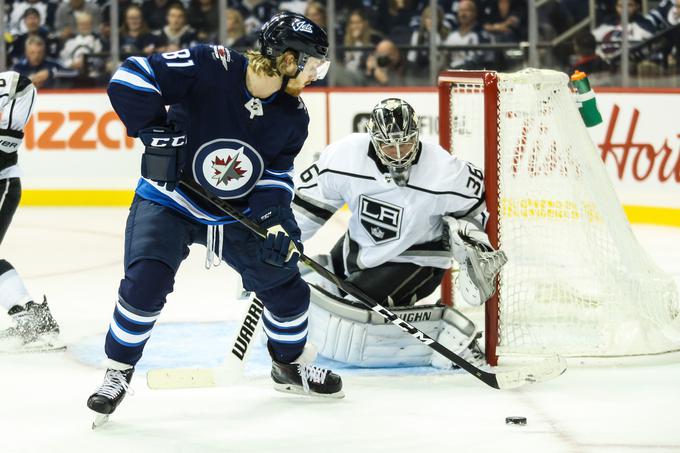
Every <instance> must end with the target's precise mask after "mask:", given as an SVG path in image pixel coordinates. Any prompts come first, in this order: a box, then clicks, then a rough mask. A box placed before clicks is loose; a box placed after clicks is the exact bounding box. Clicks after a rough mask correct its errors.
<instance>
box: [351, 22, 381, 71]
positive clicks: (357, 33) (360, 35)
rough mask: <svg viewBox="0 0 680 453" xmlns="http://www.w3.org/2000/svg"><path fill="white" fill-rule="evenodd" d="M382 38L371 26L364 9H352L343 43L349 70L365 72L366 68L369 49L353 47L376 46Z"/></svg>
mask: <svg viewBox="0 0 680 453" xmlns="http://www.w3.org/2000/svg"><path fill="white" fill-rule="evenodd" d="M381 39H382V37H381V36H380V34H378V32H376V31H375V30H373V29H372V28H371V24H369V22H368V19H367V18H366V15H365V14H364V12H363V11H362V10H359V9H357V10H354V11H352V12H351V13H350V15H349V20H348V21H347V26H346V27H345V38H344V43H343V44H344V46H345V53H344V58H343V62H344V64H345V67H346V68H347V70H349V71H355V72H363V71H364V70H365V69H366V60H367V58H368V55H369V51H366V50H352V47H367V46H375V45H376V44H378V43H379V42H380V40H381Z"/></svg>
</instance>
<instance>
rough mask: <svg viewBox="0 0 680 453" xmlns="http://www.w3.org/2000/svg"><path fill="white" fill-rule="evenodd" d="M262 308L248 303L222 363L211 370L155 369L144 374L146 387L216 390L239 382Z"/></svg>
mask: <svg viewBox="0 0 680 453" xmlns="http://www.w3.org/2000/svg"><path fill="white" fill-rule="evenodd" d="M263 309H264V305H263V304H262V302H260V300H259V299H258V298H257V297H253V298H251V299H250V301H249V303H248V309H247V310H246V313H245V316H244V317H243V321H241V323H240V324H239V325H237V326H236V334H235V336H234V341H233V342H232V343H231V345H232V346H231V350H230V351H229V354H228V355H227V358H226V359H225V361H224V363H223V364H222V365H220V366H218V367H215V368H156V369H152V370H149V371H147V373H146V385H147V386H148V387H149V388H151V389H178V388H198V387H220V386H225V385H229V384H233V383H235V382H238V381H240V380H241V379H242V378H243V368H244V366H245V362H246V360H247V359H248V354H249V353H250V350H251V349H252V348H251V347H250V346H251V343H252V342H253V340H254V338H255V335H256V334H257V326H258V325H259V323H260V318H261V317H262V310H263Z"/></svg>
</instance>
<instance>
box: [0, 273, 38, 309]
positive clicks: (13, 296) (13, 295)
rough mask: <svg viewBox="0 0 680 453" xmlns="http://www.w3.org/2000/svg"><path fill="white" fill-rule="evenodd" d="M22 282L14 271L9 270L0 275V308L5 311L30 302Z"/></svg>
mask: <svg viewBox="0 0 680 453" xmlns="http://www.w3.org/2000/svg"><path fill="white" fill-rule="evenodd" d="M32 300H33V298H32V297H31V296H30V295H29V294H28V290H27V289H26V286H24V282H23V281H22V280H21V277H20V276H19V273H18V272H17V271H16V270H15V269H10V270H8V271H7V272H5V273H4V274H2V275H0V307H3V308H4V309H5V311H7V310H9V309H10V308H12V307H13V306H15V305H24V304H26V303H27V302H30V301H32Z"/></svg>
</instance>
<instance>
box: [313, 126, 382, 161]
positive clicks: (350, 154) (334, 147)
mask: <svg viewBox="0 0 680 453" xmlns="http://www.w3.org/2000/svg"><path fill="white" fill-rule="evenodd" d="M370 143H371V138H370V136H369V135H368V134H367V133H357V132H355V133H352V134H349V135H347V136H345V137H343V138H341V139H340V140H337V141H335V142H333V143H331V144H330V145H328V146H327V147H326V149H324V150H323V151H322V153H321V157H323V159H324V163H325V164H326V168H333V169H336V170H341V169H347V168H349V167H363V166H365V165H366V161H368V159H369V157H368V147H369V145H370ZM321 157H320V159H319V160H321Z"/></svg>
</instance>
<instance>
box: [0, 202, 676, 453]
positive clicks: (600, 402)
mask: <svg viewBox="0 0 680 453" xmlns="http://www.w3.org/2000/svg"><path fill="white" fill-rule="evenodd" d="M126 214H127V212H126V210H125V209H104V208H101V209H99V208H98V209H92V208H89V209H85V208H83V209H70V208H69V209H66V208H55V209H48V208H21V209H19V211H18V212H17V215H16V217H15V220H14V222H13V224H12V226H11V227H10V231H9V233H8V235H7V237H6V239H5V242H4V243H3V244H2V249H3V251H2V257H3V258H5V259H8V260H9V261H10V262H12V264H14V266H15V267H16V268H17V270H18V271H19V272H20V273H21V274H22V276H23V277H24V278H25V280H26V283H27V285H28V287H29V290H30V291H31V293H32V294H33V295H34V296H35V297H38V296H39V295H40V294H42V293H45V294H47V295H48V298H49V301H50V306H51V308H52V311H53V313H54V315H55V317H56V318H57V319H58V321H59V323H60V325H61V327H62V333H63V338H64V340H65V341H66V342H67V343H68V344H69V349H68V351H67V352H58V353H43V354H28V355H2V356H0V453H18V452H35V453H38V452H39V453H53V452H54V453H56V452H68V453H73V452H86V453H109V452H116V453H121V452H124V453H136V452H149V453H152V452H159V453H160V452H162V453H173V452H187V453H193V452H201V453H203V452H208V453H209V452H231V451H233V452H288V451H290V452H296V453H300V452H302V453H305V452H311V451H321V452H324V453H327V452H350V451H353V452H367V451H389V452H401V451H404V452H406V451H418V452H431V451H432V452H449V451H451V452H468V451H475V452H480V451H482V452H483V451H495V452H502V453H506V452H515V451H517V452H601V451H604V452H635V451H640V452H648V451H654V452H670V451H680V421H679V420H680V419H679V418H678V412H679V410H680V362H678V361H677V360H676V361H675V363H670V364H664V365H654V366H626V367H587V368H585V367H571V368H570V369H569V370H567V372H566V374H565V375H563V376H562V377H560V378H559V379H557V380H554V381H551V382H548V383H544V384H542V385H535V386H531V387H525V388H522V389H519V390H513V391H505V392H502V391H498V390H493V389H490V388H487V387H485V386H484V385H483V384H481V383H480V382H479V381H477V380H476V379H474V378H472V377H470V376H468V375H466V374H462V373H452V372H448V373H444V372H438V371H434V370H429V369H423V368H415V369H389V370H356V369H342V370H341V372H342V375H343V379H344V382H345V394H346V395H347V396H346V398H345V399H343V400H337V401H336V400H316V399H311V398H301V397H294V396H290V395H284V394H280V393H277V392H275V391H274V390H273V389H272V388H271V384H270V381H269V378H268V377H267V372H268V365H267V358H266V354H265V352H264V351H263V349H262V347H261V345H260V344H259V343H258V344H257V347H256V348H255V350H254V351H253V354H252V356H251V361H250V363H249V364H248V367H247V369H246V373H247V376H248V378H249V379H248V380H247V381H246V383H243V384H240V385H236V386H234V387H230V388H216V389H200V390H174V391H158V390H155V391H154V390H149V389H148V388H146V385H145V382H144V372H145V370H146V369H148V368H149V367H156V366H187V365H193V364H196V365H200V366H210V365H214V364H217V363H219V361H220V357H221V354H222V353H223V352H222V351H223V350H224V349H225V348H226V343H227V342H228V341H229V340H228V339H229V334H230V332H231V330H233V328H234V322H235V321H236V320H237V319H238V318H239V317H240V316H241V313H242V311H243V309H244V304H243V302H237V301H235V298H236V291H237V289H236V284H235V274H233V273H232V272H230V271H229V270H228V269H227V268H226V266H224V265H222V266H220V267H218V268H215V269H213V270H210V271H206V270H205V269H204V268H203V260H204V257H205V255H204V253H205V252H204V249H202V248H201V247H196V248H194V249H192V255H191V256H190V257H189V259H188V260H187V261H186V262H185V263H184V264H183V265H182V267H181V269H180V271H179V274H178V277H177V282H176V286H175V288H176V290H175V292H174V293H173V294H172V295H171V296H170V298H169V301H168V304H167V306H166V308H165V310H164V312H163V315H162V317H161V319H160V321H159V323H158V325H157V328H156V331H155V332H154V333H155V335H154V336H152V339H151V340H150V342H149V345H148V348H147V354H146V355H145V357H144V359H143V361H142V362H140V364H139V368H138V373H137V375H136V376H135V378H134V379H133V388H134V390H135V394H134V395H131V396H128V397H127V398H126V400H125V401H124V402H123V404H122V405H121V406H120V408H119V409H118V411H117V412H116V413H115V414H114V415H113V416H112V417H111V421H110V422H109V424H108V425H106V426H104V427H102V428H100V429H99V430H97V431H94V432H93V431H92V430H91V429H90V425H91V423H92V420H93V418H94V417H93V413H92V412H90V411H89V410H88V409H87V407H86V406H85V401H86V399H87V397H88V395H89V394H90V393H91V392H92V391H93V390H94V389H95V388H96V387H97V386H98V385H99V384H100V382H101V379H102V378H103V370H102V369H101V368H98V366H99V363H100V360H101V359H102V358H103V335H104V333H105V332H106V329H107V326H108V322H109V320H110V317H111V314H112V311H113V304H114V301H115V299H116V291H117V287H118V283H119V281H120V278H121V276H122V256H123V229H124V222H125V217H126ZM634 229H635V232H636V234H637V235H638V237H639V239H640V240H641V242H642V243H643V245H644V246H645V247H646V248H647V249H648V250H649V251H650V252H651V253H652V256H654V257H655V258H656V260H657V262H658V263H659V264H660V265H661V267H663V268H664V269H666V270H667V271H669V272H672V273H673V274H674V275H675V277H676V280H679V281H680V260H678V256H679V255H680V253H679V252H680V245H678V244H680V242H679V241H680V229H673V228H662V227H649V226H636V227H635V228H634ZM340 231H341V229H340V227H339V226H338V225H330V227H329V228H326V229H325V232H324V236H325V237H324V238H320V239H318V240H317V241H316V242H315V243H314V244H311V245H309V246H308V248H307V251H308V252H309V253H310V254H312V253H314V251H315V250H316V251H318V250H320V247H321V244H323V243H324V241H325V242H326V243H327V242H328V241H329V239H327V238H328V237H329V236H333V237H337V236H338V235H339V234H340ZM513 415H520V416H525V417H527V419H528V423H527V425H526V426H508V425H506V424H505V417H507V416H513Z"/></svg>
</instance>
